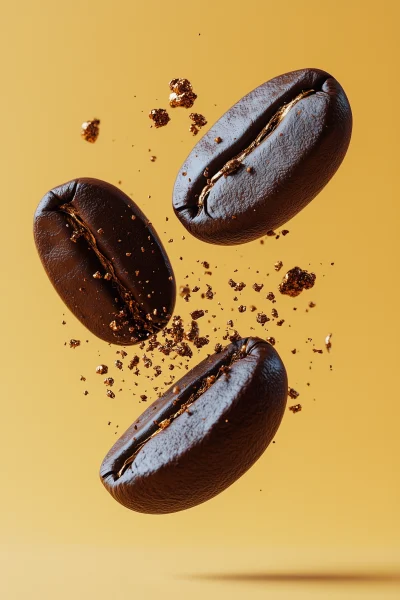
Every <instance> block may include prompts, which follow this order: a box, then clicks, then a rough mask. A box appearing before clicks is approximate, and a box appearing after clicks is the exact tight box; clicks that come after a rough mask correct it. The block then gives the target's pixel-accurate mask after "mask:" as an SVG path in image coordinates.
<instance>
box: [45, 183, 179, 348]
mask: <svg viewBox="0 0 400 600" xmlns="http://www.w3.org/2000/svg"><path fill="white" fill-rule="evenodd" d="M34 236H35V242H36V247H37V250H38V252H39V256H40V258H41V260H42V263H43V266H44V268H45V270H46V272H47V275H48V276H49V278H50V281H51V282H52V284H53V285H54V287H55V289H56V290H57V292H58V293H59V295H60V296H61V298H62V299H63V300H64V302H65V304H66V305H67V306H68V307H69V309H70V310H71V311H72V312H73V313H74V314H75V316H76V317H77V318H78V319H79V320H80V321H81V322H82V323H83V324H84V325H85V326H86V327H87V328H88V329H89V330H90V331H91V332H92V333H94V334H95V335H97V336H98V337H99V338H101V339H103V340H105V341H106V342H111V343H114V344H121V345H132V344H135V343H138V342H140V341H141V340H144V339H146V338H148V337H149V336H150V335H152V334H154V333H156V332H157V331H159V330H160V329H162V328H163V327H165V325H166V324H167V323H168V320H169V318H170V316H171V313H172V311H173V309H174V304H175V296H176V290H175V280H174V275H173V271H172V267H171V265H170V262H169V260H168V257H167V254H166V252H165V250H164V248H163V246H162V244H161V241H160V239H159V237H158V235H157V233H156V232H155V230H154V228H153V227H152V226H151V224H150V223H149V221H148V220H147V219H146V217H145V215H144V214H143V213H142V211H141V210H140V209H139V207H138V206H136V204H134V203H133V202H132V200H130V198H128V196H126V195H125V194H124V193H123V192H122V191H121V190H120V189H118V188H116V187H114V186H113V185H110V184H109V183H106V182H104V181H99V180H97V179H76V180H74V181H70V182H68V183H65V184H63V185H61V186H59V187H56V188H54V189H53V190H51V191H50V192H48V193H47V194H46V195H45V197H44V198H43V199H42V201H41V202H40V204H39V206H38V208H37V210H36V213H35V219H34Z"/></svg>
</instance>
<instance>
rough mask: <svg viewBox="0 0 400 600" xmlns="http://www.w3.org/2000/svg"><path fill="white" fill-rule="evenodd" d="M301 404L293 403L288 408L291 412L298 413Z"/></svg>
mask: <svg viewBox="0 0 400 600" xmlns="http://www.w3.org/2000/svg"><path fill="white" fill-rule="evenodd" d="M301 408H302V406H301V404H294V405H293V406H289V410H291V411H292V413H298V412H300V411H301Z"/></svg>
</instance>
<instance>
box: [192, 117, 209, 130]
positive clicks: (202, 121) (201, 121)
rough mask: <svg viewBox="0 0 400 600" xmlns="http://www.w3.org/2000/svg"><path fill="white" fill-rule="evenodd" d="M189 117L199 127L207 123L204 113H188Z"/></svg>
mask: <svg viewBox="0 0 400 600" xmlns="http://www.w3.org/2000/svg"><path fill="white" fill-rule="evenodd" d="M189 119H191V120H192V121H193V123H194V124H195V126H196V127H198V128H199V129H201V128H202V127H204V125H207V119H206V118H205V116H204V115H201V114H200V113H190V115H189Z"/></svg>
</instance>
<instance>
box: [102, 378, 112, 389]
mask: <svg viewBox="0 0 400 600" xmlns="http://www.w3.org/2000/svg"><path fill="white" fill-rule="evenodd" d="M104 385H108V386H109V387H112V386H113V385H114V379H113V378H112V377H106V378H105V380H104Z"/></svg>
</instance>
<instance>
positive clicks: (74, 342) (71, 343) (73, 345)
mask: <svg viewBox="0 0 400 600" xmlns="http://www.w3.org/2000/svg"><path fill="white" fill-rule="evenodd" d="M80 345H81V341H80V340H73V339H72V340H69V347H70V348H74V349H75V348H77V347H78V346H80Z"/></svg>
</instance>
